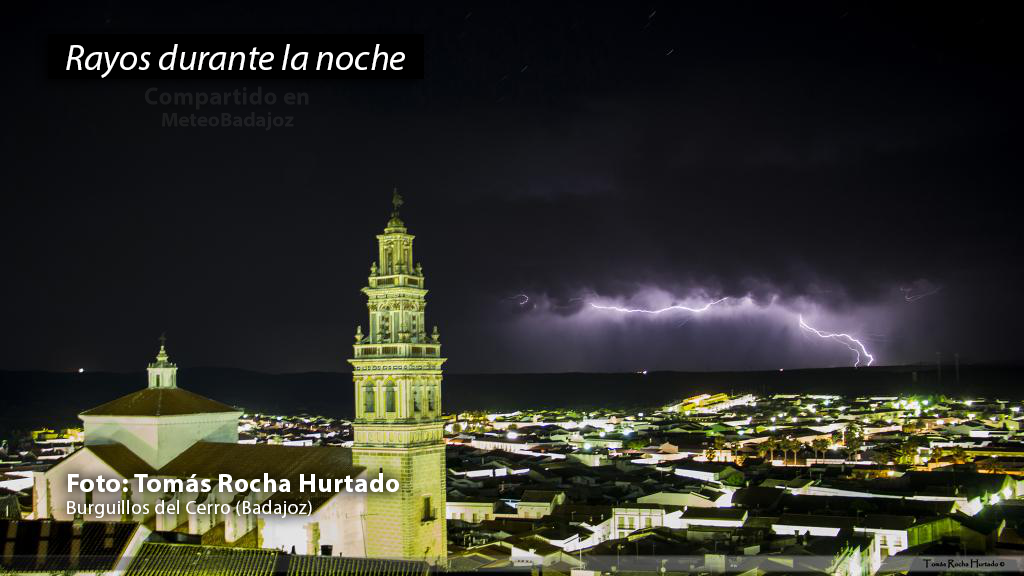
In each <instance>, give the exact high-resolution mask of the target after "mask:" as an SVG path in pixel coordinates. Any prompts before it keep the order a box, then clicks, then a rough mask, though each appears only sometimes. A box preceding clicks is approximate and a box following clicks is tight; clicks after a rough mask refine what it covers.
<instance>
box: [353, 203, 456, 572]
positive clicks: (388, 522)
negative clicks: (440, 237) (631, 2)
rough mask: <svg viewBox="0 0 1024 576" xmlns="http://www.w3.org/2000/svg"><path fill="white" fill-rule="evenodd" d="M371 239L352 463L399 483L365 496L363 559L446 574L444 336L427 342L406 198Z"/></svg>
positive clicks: (358, 346)
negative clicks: (435, 567)
mask: <svg viewBox="0 0 1024 576" xmlns="http://www.w3.org/2000/svg"><path fill="white" fill-rule="evenodd" d="M392 203H393V204H394V210H393V211H392V212H391V219H390V220H389V221H388V224H387V227H386V228H385V229H384V233H383V234H379V235H378V236H377V243H378V256H377V258H378V259H377V262H374V263H373V265H372V266H371V267H370V278H369V283H368V285H367V286H366V287H365V288H363V294H366V296H367V297H368V299H369V301H368V303H367V307H368V308H369V313H370V324H369V329H368V331H367V332H366V333H365V334H364V333H363V330H362V327H361V326H360V327H358V328H356V334H355V345H354V346H353V348H354V349H355V350H354V358H352V359H351V360H349V362H350V363H351V364H352V368H353V380H354V383H355V398H356V403H355V404H356V417H355V422H354V425H353V430H354V435H355V442H354V444H353V447H352V459H353V461H354V463H355V464H357V465H359V466H363V467H365V468H366V470H367V472H368V473H369V474H370V475H371V476H373V477H376V475H377V473H378V472H379V471H381V470H382V471H383V473H384V476H385V478H395V479H397V480H398V481H399V485H400V486H401V488H400V490H399V491H398V492H396V493H388V492H384V493H380V494H376V493H370V494H368V499H367V511H366V516H365V523H364V526H365V534H366V555H367V556H369V557H378V558H405V559H416V560H427V561H428V562H430V563H432V564H444V563H445V562H446V561H447V555H448V540H447V538H448V537H447V530H446V527H445V455H444V436H443V429H444V423H443V421H442V419H441V365H442V364H444V361H445V359H444V358H442V357H441V343H440V336H439V334H438V332H437V327H436V326H435V327H434V329H433V332H431V333H430V334H428V333H427V329H426V322H425V320H424V309H425V307H426V300H425V297H426V295H427V290H426V289H425V288H424V286H423V269H422V267H421V266H420V265H419V264H416V265H415V266H413V258H412V241H413V236H412V235H411V234H409V233H408V231H407V230H406V228H405V224H404V223H403V222H402V220H401V218H399V216H398V208H399V207H400V206H401V205H402V197H401V196H400V195H399V194H398V191H397V190H395V192H394V197H393V199H392Z"/></svg>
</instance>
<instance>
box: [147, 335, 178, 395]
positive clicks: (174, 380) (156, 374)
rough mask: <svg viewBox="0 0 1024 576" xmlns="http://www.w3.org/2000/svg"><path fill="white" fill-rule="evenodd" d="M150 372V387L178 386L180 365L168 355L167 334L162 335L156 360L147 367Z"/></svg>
mask: <svg viewBox="0 0 1024 576" xmlns="http://www.w3.org/2000/svg"><path fill="white" fill-rule="evenodd" d="M146 371H147V372H148V373H149V387H150V388H177V387H178V366H177V365H176V364H174V362H171V361H170V358H169V357H168V356H167V334H166V333H164V334H161V335H160V351H159V352H157V353H156V361H155V362H151V363H150V364H149V367H148V368H147V369H146Z"/></svg>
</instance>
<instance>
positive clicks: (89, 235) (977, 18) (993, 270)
mask: <svg viewBox="0 0 1024 576" xmlns="http://www.w3.org/2000/svg"><path fill="white" fill-rule="evenodd" d="M70 10H71V11H70V12H62V13H56V12H47V13H37V14H33V15H31V16H30V17H27V18H25V19H20V20H19V21H20V22H21V23H22V24H24V26H22V27H20V29H19V30H18V31H16V32H15V33H14V34H12V35H11V38H13V39H17V40H20V41H22V42H23V43H24V45H25V46H28V47H31V46H33V45H34V46H40V45H41V40H42V39H43V38H44V37H45V34H46V33H47V32H50V31H94V32H99V31H113V32H117V31H135V30H139V29H146V30H151V31H164V32H180V31H198V32H230V31H249V32H274V31H284V30H288V31H291V32H296V31H308V32H347V31H363V32H367V31H369V32H375V31H396V32H407V31H413V32H423V33H425V34H426V35H427V36H426V38H427V76H426V78H425V79H424V80H423V81H421V82H397V83H396V82H373V83H339V84H328V83H309V84H284V83H260V82H248V83H245V84H244V85H246V86H248V87H250V88H252V87H255V86H257V85H262V86H263V87H264V89H265V90H276V91H279V92H280V91H285V90H305V91H308V92H309V93H310V101H311V104H310V106H309V108H308V109H307V110H302V111H298V112H296V123H297V126H298V127H297V128H296V129H295V130H294V131H293V132H278V133H274V132H270V133H266V134H250V133H245V132H238V131H225V132H221V133H216V132H189V131H172V130H167V129H162V128H159V113H161V112H163V111H164V110H163V109H159V108H157V109H154V108H153V107H151V106H148V105H146V104H145V102H144V101H143V97H142V96H143V92H144V91H145V89H146V88H148V87H149V84H146V85H142V84H130V83H116V84H115V83H68V82H62V83H58V82H49V81H46V80H44V79H43V78H42V76H41V74H42V70H41V65H39V63H38V61H37V60H36V59H34V58H27V59H25V60H24V61H18V62H17V63H16V69H15V76H14V77H13V79H14V80H15V81H16V82H17V84H16V86H17V87H18V89H17V91H16V92H14V93H12V94H10V95H9V96H11V97H12V100H13V101H12V103H11V104H9V108H8V109H9V110H10V111H11V112H12V114H14V115H15V116H16V117H17V119H16V120H15V122H16V123H15V125H14V128H15V129H14V130H11V131H9V132H7V133H6V134H5V135H4V144H5V148H8V149H9V154H7V157H8V158H12V159H13V161H12V163H11V166H12V170H11V172H13V175H12V176H10V177H9V178H10V180H9V181H10V182H11V191H12V194H11V196H10V198H9V199H8V201H7V210H6V211H5V212H6V214H7V218H6V219H5V226H4V227H3V231H2V233H0V234H2V235H3V237H2V240H3V245H4V249H3V250H4V257H5V258H4V259H5V262H7V266H8V271H9V277H8V279H7V280H6V281H5V282H4V283H3V287H2V288H0V290H2V295H3V298H4V300H5V302H7V303H8V307H7V309H6V310H5V314H4V319H5V339H4V343H3V344H4V346H3V348H2V350H0V366H3V367H11V368H57V369H70V368H75V367H77V366H79V365H86V366H88V367H96V368H112V369H128V368H137V367H140V366H141V365H142V364H144V363H145V361H146V360H147V359H148V357H149V356H150V354H151V352H152V350H151V349H152V347H153V342H154V339H155V337H156V336H157V335H158V334H159V333H160V332H161V331H163V330H165V329H166V330H168V332H169V333H170V336H171V342H172V343H173V347H174V349H175V350H177V351H178V353H177V354H178V358H179V361H180V362H182V363H183V364H186V365H197V364H205V365H211V364H222V365H235V366H243V367H251V368H256V369H264V370H280V371H287V370H310V369H329V370H336V369H337V370H340V369H344V363H343V359H344V358H345V357H346V356H347V355H348V353H349V350H348V348H347V346H348V343H349V342H350V340H349V338H350V334H351V333H352V332H353V331H354V327H355V325H356V324H357V323H360V322H362V323H365V318H364V316H365V307H364V304H363V300H362V298H363V297H362V296H361V295H360V294H359V293H358V289H359V287H360V286H362V285H363V283H364V282H365V275H366V273H367V271H368V269H369V264H370V261H371V259H372V258H373V255H374V235H375V234H377V233H378V232H379V231H380V229H381V228H382V226H383V224H384V222H385V220H386V218H387V210H388V205H387V198H388V194H389V193H390V187H391V186H392V185H393V184H398V185H399V186H400V187H401V188H402V190H403V192H404V193H405V194H406V199H407V204H406V206H405V208H403V214H404V215H405V217H406V220H407V223H408V224H409V226H410V228H411V230H412V232H413V233H415V234H417V235H418V240H417V257H418V258H419V259H421V260H422V262H423V264H424V268H425V270H426V273H427V282H428V287H430V288H431V294H430V297H429V298H430V306H429V308H428V317H429V318H428V320H429V321H430V322H431V323H437V324H439V325H440V327H441V329H442V337H443V341H444V342H445V345H446V351H447V354H448V355H449V356H450V357H451V361H450V368H451V369H453V370H456V371H496V370H501V371H541V370H623V369H625V370H630V369H640V368H680V369H682V368H704V369H712V368H713V369H726V368H761V367H770V368H774V367H782V366H797V365H800V366H806V365H846V364H848V363H849V362H850V354H849V351H848V350H846V349H845V348H843V347H841V346H828V345H824V344H823V343H822V342H814V341H810V340H809V339H808V335H807V334H806V333H801V331H800V329H799V327H798V326H796V325H795V323H794V321H793V314H799V313H801V312H803V313H807V314H811V315H813V316H809V317H813V318H814V319H815V320H817V321H819V322H821V323H822V324H823V326H822V327H823V328H827V329H829V330H834V331H841V330H848V331H851V332H854V331H855V332H856V333H857V334H859V335H863V337H864V338H865V339H867V340H869V341H870V343H871V346H872V350H877V351H878V354H879V359H880V361H881V362H883V363H905V362H917V361H931V360H933V359H934V354H935V352H936V351H939V350H942V351H945V352H947V353H952V352H954V351H957V352H960V353H961V355H962V356H963V357H964V358H965V359H969V360H975V361H1020V360H1021V357H1020V349H1019V346H1018V345H1017V344H1016V341H1015V340H1014V339H1013V336H1012V334H1013V332H1012V326H1013V325H1014V324H1016V323H1018V322H1019V321H1021V320H1022V319H1024V318H1022V314H1021V312H1020V311H1019V308H1018V307H1017V306H1016V298H1017V293H1018V292H1019V285H1020V272H1019V269H1018V267H1017V266H1016V265H1015V261H1016V260H1017V259H1018V258H1019V256H1018V254H1019V248H1020V233H1019V228H1018V225H1017V223H1016V220H1017V218H1018V216H1017V213H1016V212H1015V211H1014V210H1013V203H1012V196H1011V194H1012V193H1014V192H1015V191H1017V190H1019V189H1020V177H1019V174H1018V171H1017V170H1016V169H1015V165H1016V158H1017V157H1018V156H1019V151H1020V146H1019V144H1018V143H1017V142H1018V136H1017V133H1018V130H1019V128H1020V124H1021V123H1020V105H1019V102H1020V101H1021V100H1022V99H1021V95H1022V94H1021V86H1020V82H1021V80H1020V76H1019V74H1018V73H1016V70H1017V69H1018V68H1019V65H1018V63H1017V62H1016V61H1015V60H1013V57H1012V56H1011V55H1012V54H1015V53H1017V52H1019V50H1015V48H1019V46H1016V44H1018V43H1019V39H1018V36H1017V35H1016V34H1015V31H1013V30H1011V29H1010V27H1009V26H1010V24H1009V23H1010V22H1012V21H1014V19H1013V18H1012V15H1011V14H998V13H991V10H992V9H991V8H973V9H972V10H973V11H967V9H964V8H960V9H958V10H957V11H953V10H952V9H946V8H943V7H936V6H930V5H927V6H924V7H909V6H907V7H903V8H899V9H891V8H882V7H872V8H864V7H860V6H847V5H842V4H834V5H824V4H821V3H810V4H807V5H805V6H788V7H772V6H768V5H764V4H760V3H759V4H751V5H749V6H745V7H736V8H735V9H729V10H726V9H724V8H723V9H718V8H715V7H700V6H696V5H677V4H667V5H661V4H656V5H651V6H636V7H620V8H617V9H612V8H605V7H593V6H590V5H587V4H562V5H559V6H557V7H550V6H547V5H543V4H537V5H524V4H506V5H502V4H489V5H488V6H487V7H482V6H478V5H465V6H460V5H457V4H452V3H447V4H445V5H444V6H443V7H435V8H425V7H422V6H418V5H416V6H408V7H399V6H387V7H376V8H368V7H356V6H351V5H347V6H331V7H327V6H324V7H316V8H302V9H298V8H296V9H295V10H294V11H290V12H285V13H282V12H279V11H275V12H273V13H272V14H271V13H269V12H265V11H263V10H259V9H255V8H250V9H245V10H241V11H236V10H234V9H231V8H228V7H226V6H223V5H217V6H214V7H210V8H202V9H200V10H199V11H196V12H194V13H189V14H188V15H185V14H184V13H183V14H181V15H174V14H167V13H166V12H165V11H160V12H159V13H158V12H157V10H156V9H155V8H143V7H140V6H136V5H134V4H125V5H121V4H118V3H106V4H103V5H101V7H100V8H98V9H94V8H91V7H89V6H88V5H86V4H80V5H76V6H75V7H73V8H70ZM275 10H278V9H277V8H275ZM652 12H653V13H654V15H653V17H652V16H651V13H652ZM158 84H159V87H160V88H161V89H166V90H210V89H234V88H236V87H240V86H241V85H230V86H229V85H226V84H217V83H203V84H190V83H158ZM241 112H246V113H247V112H248V111H247V110H245V111H241ZM908 287H910V288H912V289H913V290H917V291H918V292H916V293H923V292H928V291H929V290H931V289H933V288H938V287H941V290H938V291H937V292H935V293H933V294H931V295H929V296H928V297H924V298H921V299H917V300H914V301H912V302H908V301H907V300H906V298H905V295H906V294H905V292H904V291H903V290H902V289H903V288H908ZM518 293H525V294H527V295H529V296H530V297H531V302H532V303H533V304H534V307H532V308H531V307H526V306H520V305H519V304H518V300H516V299H509V297H510V296H512V295H515V294H518ZM722 296H729V297H731V298H732V299H736V300H738V299H742V298H744V297H748V296H749V297H750V298H752V302H751V304H750V305H749V306H747V307H739V308H736V309H729V311H725V310H722V311H718V312H716V313H715V314H708V315H705V316H702V317H700V318H693V319H692V320H689V321H686V320H685V318H683V317H673V318H668V317H665V318H658V319H655V320H652V319H650V318H634V317H630V318H609V317H607V316H603V317H602V316H598V315H595V314H593V311H592V310H588V309H587V302H588V300H587V299H588V298H594V297H597V298H602V299H604V300H606V301H608V302H622V303H628V302H633V303H634V304H636V305H637V306H641V305H644V306H647V305H654V304H657V303H658V302H655V301H659V302H661V304H660V305H666V304H670V303H674V302H675V301H682V300H685V299H686V298H710V299H713V298H718V297H722ZM684 322H685V323H684ZM680 324H682V325H680Z"/></svg>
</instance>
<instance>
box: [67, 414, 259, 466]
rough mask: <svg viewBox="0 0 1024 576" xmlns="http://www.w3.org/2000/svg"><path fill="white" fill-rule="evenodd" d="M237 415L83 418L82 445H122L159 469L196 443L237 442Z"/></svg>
mask: <svg viewBox="0 0 1024 576" xmlns="http://www.w3.org/2000/svg"><path fill="white" fill-rule="evenodd" d="M240 414H241V413H240V412H218V413H212V414H185V415H181V416H159V417H153V416H82V421H83V422H84V423H85V443H86V445H87V446H88V445H90V444H123V445H124V446H126V447H127V448H128V449H129V450H131V451H132V452H134V453H135V454H137V455H138V456H139V457H140V458H142V459H143V460H144V461H145V462H146V463H147V464H149V465H150V466H152V467H154V468H160V467H161V466H163V465H164V464H167V463H168V462H170V461H171V460H173V459H174V458H175V457H176V456H178V455H179V454H181V453H182V452H184V451H185V450H187V449H188V448H190V447H191V446H192V445H193V444H195V443H196V442H203V441H205V442H229V443H236V442H238V417H239V415H240Z"/></svg>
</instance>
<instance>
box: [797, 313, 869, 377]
mask: <svg viewBox="0 0 1024 576" xmlns="http://www.w3.org/2000/svg"><path fill="white" fill-rule="evenodd" d="M797 318H799V319H800V327H801V328H803V329H804V330H807V331H808V332H810V333H811V334H814V335H815V336H817V337H818V338H824V339H826V340H835V341H836V342H839V343H841V344H842V345H843V346H846V347H847V348H849V349H850V350H851V351H852V352H853V353H854V354H856V355H857V359H856V361H854V363H853V367H854V368H856V367H857V366H860V360H861V357H862V356H863V357H865V358H867V359H868V363H867V365H868V366H871V363H872V362H874V361H875V357H874V356H872V355H871V353H870V352H868V349H867V348H865V347H864V343H863V342H861V341H860V340H858V339H856V338H854V337H853V336H850V335H849V334H843V333H839V334H835V333H832V332H822V331H821V330H818V329H817V328H815V327H813V326H811V325H810V324H808V323H807V322H804V317H803V315H802V314H801V315H798V316H797Z"/></svg>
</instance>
